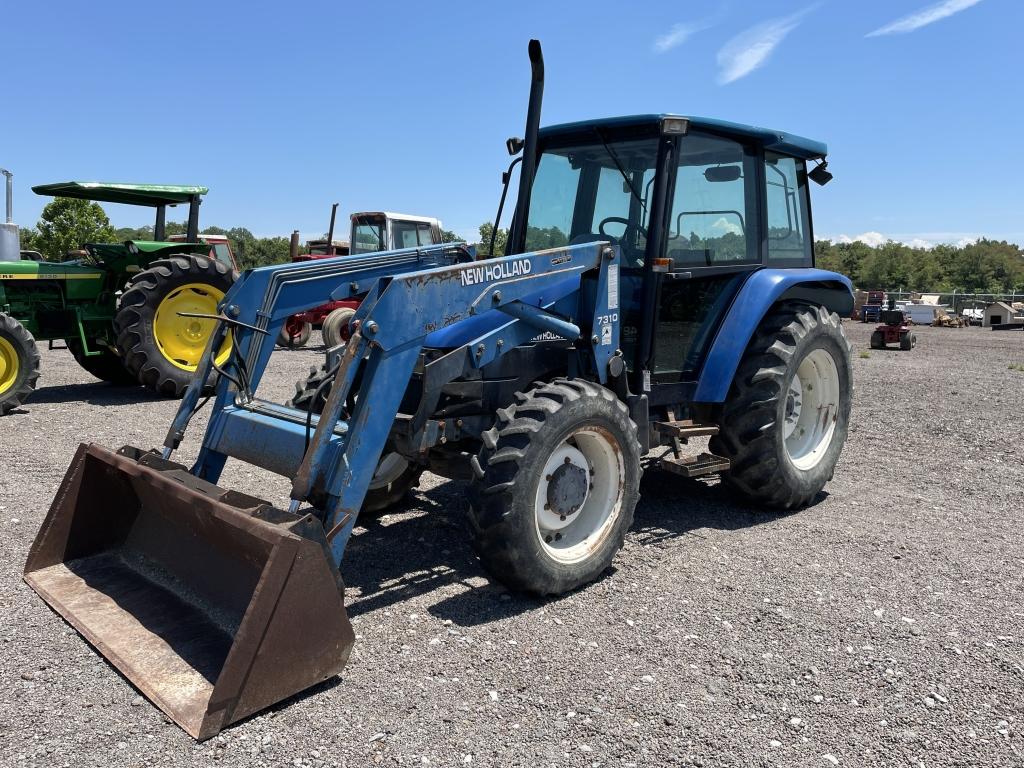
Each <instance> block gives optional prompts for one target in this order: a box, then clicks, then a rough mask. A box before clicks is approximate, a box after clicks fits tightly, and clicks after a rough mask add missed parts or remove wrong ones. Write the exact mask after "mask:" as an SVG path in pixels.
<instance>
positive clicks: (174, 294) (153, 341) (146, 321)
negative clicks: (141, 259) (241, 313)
mask: <svg viewBox="0 0 1024 768" xmlns="http://www.w3.org/2000/svg"><path fill="white" fill-rule="evenodd" d="M233 282H234V275H233V273H232V272H231V270H230V269H228V267H227V266H225V265H224V264H222V263H221V262H219V261H217V260H216V259H211V258H208V257H206V256H198V255H191V254H180V255H176V256H170V257H168V258H166V259H159V260H157V261H154V262H153V263H152V264H151V265H150V266H149V268H148V269H146V270H144V271H142V272H139V273H138V274H137V275H135V276H134V277H133V278H132V279H131V280H130V281H129V282H128V286H127V288H125V291H124V294H123V295H122V296H121V305H120V308H119V309H118V311H117V315H116V317H115V318H114V327H115V330H116V331H117V346H118V349H120V350H121V354H122V355H123V356H124V364H125V368H127V369H128V371H129V372H130V373H131V374H133V375H134V376H135V377H136V379H137V380H138V382H139V383H140V384H142V385H143V386H145V387H147V388H149V389H151V390H152V391H153V392H156V393H157V394H160V395H165V396H168V397H181V395H182V394H183V393H184V392H185V388H186V387H187V386H188V383H189V381H190V380H191V379H192V374H193V373H195V370H196V368H197V367H198V365H199V360H200V358H201V357H202V355H203V351H204V350H205V349H206V343H207V341H208V340H209V338H210V334H211V333H212V332H213V328H214V324H215V321H214V320H205V319H200V318H194V317H182V316H181V315H180V314H179V313H182V312H190V313H199V314H216V313H217V305H218V304H219V303H220V301H221V299H223V298H224V295H225V294H226V293H227V292H228V289H229V288H231V284H232V283H233ZM230 345H231V342H230V340H229V341H227V342H225V344H224V346H223V347H222V348H221V349H220V350H219V351H218V354H217V357H216V361H217V362H218V363H223V362H226V360H227V358H228V356H229V355H230V353H231V347H230Z"/></svg>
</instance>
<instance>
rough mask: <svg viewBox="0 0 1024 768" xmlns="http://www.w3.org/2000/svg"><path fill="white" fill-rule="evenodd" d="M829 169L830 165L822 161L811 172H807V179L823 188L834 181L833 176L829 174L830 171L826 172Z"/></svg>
mask: <svg viewBox="0 0 1024 768" xmlns="http://www.w3.org/2000/svg"><path fill="white" fill-rule="evenodd" d="M827 168H828V163H827V162H826V161H824V160H822V161H821V163H820V164H818V165H816V166H814V167H813V168H812V169H811V170H809V171H808V172H807V178H809V179H810V180H811V181H813V182H814V183H815V184H818V185H820V186H822V187H823V186H825V185H826V184H828V183H829V182H830V181H832V174H831V173H829V172H828V170H826V169H827Z"/></svg>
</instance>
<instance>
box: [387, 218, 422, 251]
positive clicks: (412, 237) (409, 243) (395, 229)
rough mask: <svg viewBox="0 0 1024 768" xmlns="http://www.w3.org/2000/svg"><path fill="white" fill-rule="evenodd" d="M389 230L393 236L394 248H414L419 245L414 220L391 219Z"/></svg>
mask: <svg viewBox="0 0 1024 768" xmlns="http://www.w3.org/2000/svg"><path fill="white" fill-rule="evenodd" d="M391 232H392V234H393V235H394V237H395V248H415V247H416V246H417V245H419V243H418V242H417V240H416V222H414V221H392V222H391Z"/></svg>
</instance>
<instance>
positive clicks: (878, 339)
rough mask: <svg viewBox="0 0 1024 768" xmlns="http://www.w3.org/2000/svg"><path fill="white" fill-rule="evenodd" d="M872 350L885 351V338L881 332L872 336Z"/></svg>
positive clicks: (876, 332)
mask: <svg viewBox="0 0 1024 768" xmlns="http://www.w3.org/2000/svg"><path fill="white" fill-rule="evenodd" d="M871 348H872V349H885V336H883V335H882V332H881V331H875V332H874V333H872V334H871Z"/></svg>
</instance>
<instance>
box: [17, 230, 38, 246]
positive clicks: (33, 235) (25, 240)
mask: <svg viewBox="0 0 1024 768" xmlns="http://www.w3.org/2000/svg"><path fill="white" fill-rule="evenodd" d="M18 235H19V237H20V238H21V250H23V251H37V250H39V248H38V247H37V246H36V242H37V241H38V240H39V231H38V230H37V229H36V228H35V227H21V229H19V230H18Z"/></svg>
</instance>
